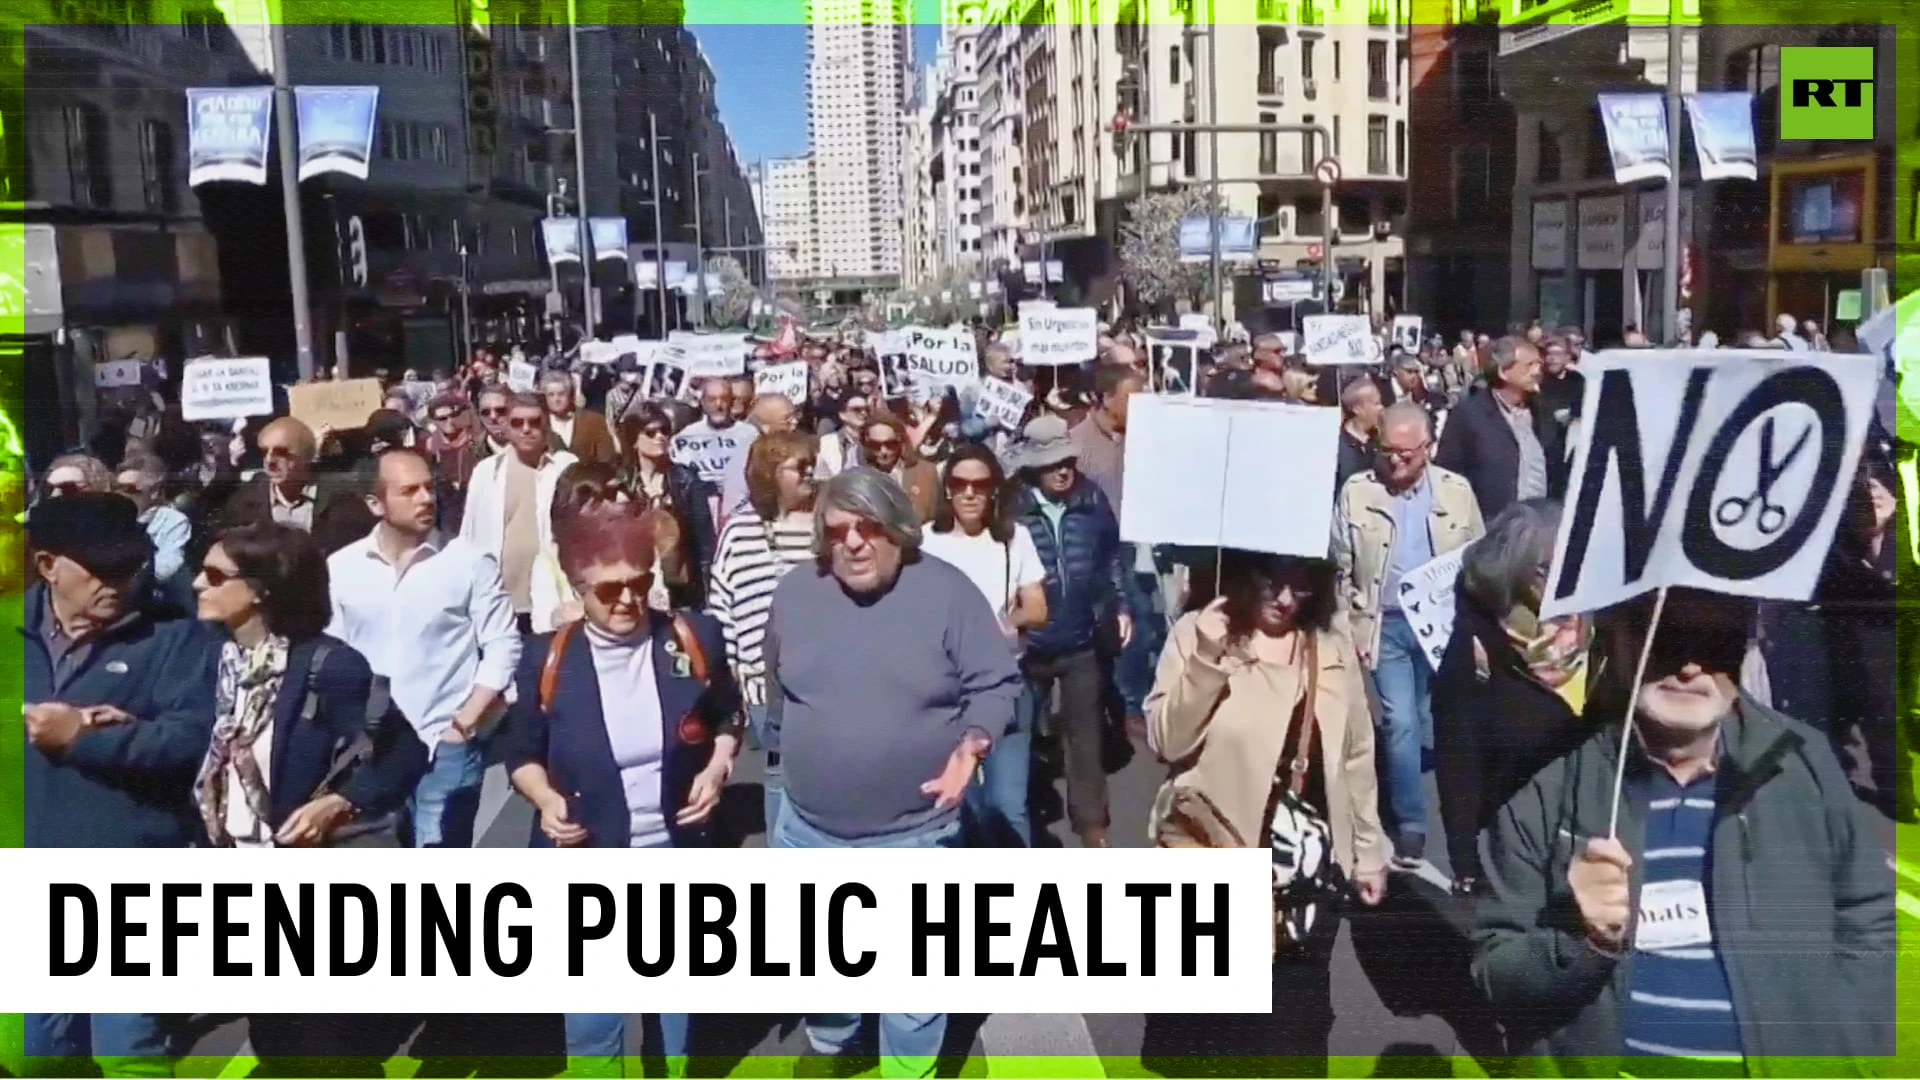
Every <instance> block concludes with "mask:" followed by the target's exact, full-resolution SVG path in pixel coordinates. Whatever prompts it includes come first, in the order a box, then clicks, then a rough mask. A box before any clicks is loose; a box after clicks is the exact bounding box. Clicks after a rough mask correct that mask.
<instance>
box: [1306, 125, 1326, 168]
mask: <svg viewBox="0 0 1920 1080" xmlns="http://www.w3.org/2000/svg"><path fill="white" fill-rule="evenodd" d="M1300 123H1301V124H1303V125H1305V126H1307V127H1312V126H1313V114H1312V113H1308V114H1306V115H1305V116H1302V117H1301V118H1300ZM1314 137H1315V136H1314V133H1313V132H1311V131H1303V132H1301V133H1300V164H1302V165H1304V166H1306V167H1307V168H1309V169H1311V168H1313V167H1314V166H1315V165H1317V164H1319V158H1317V157H1315V156H1314V155H1315V154H1316V153H1319V154H1325V153H1326V152H1327V148H1326V147H1324V146H1321V147H1316V146H1314V145H1313V143H1314Z"/></svg>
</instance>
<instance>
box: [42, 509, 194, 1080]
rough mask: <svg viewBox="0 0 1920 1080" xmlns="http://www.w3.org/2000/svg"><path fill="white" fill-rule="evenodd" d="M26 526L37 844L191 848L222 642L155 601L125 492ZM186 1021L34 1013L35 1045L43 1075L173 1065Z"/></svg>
mask: <svg viewBox="0 0 1920 1080" xmlns="http://www.w3.org/2000/svg"><path fill="white" fill-rule="evenodd" d="M27 534H28V538H27V539H28V546H29V547H30V549H31V550H32V552H33V562H32V571H33V576H34V578H35V581H34V583H33V585H32V586H31V587H30V588H29V589H28V590H27V593H26V597H25V600H24V604H25V610H24V612H23V614H24V617H25V624H24V626H23V630H24V631H25V632H24V634H23V635H22V637H21V639H20V640H21V641H22V652H21V653H20V654H19V655H20V656H21V658H22V662H23V666H24V669H25V670H24V675H25V682H24V691H25V693H24V703H25V706H26V709H25V717H24V721H25V727H26V738H25V741H24V752H25V760H24V762H23V763H22V771H23V774H24V776H23V779H24V788H23V792H22V799H21V810H22V812H23V817H24V826H25V843H26V846H28V847H61V848H124V847H146V848H168V847H172V848H184V847H187V846H189V845H190V844H191V843H192V842H193V838H194V836H195V835H196V833H197V831H198V829H197V823H198V822H197V815H196V813H195V811H194V808H193V803H192V788H193V779H194V775H195V773H196V771H197V770H198V769H199V766H200V761H201V759H202V758H203V757H204V756H205V754H206V751H207V741H208V740H209V739H210V738H211V737H212V731H213V714H214V700H213V698H214V688H213V682H214V680H213V671H214V661H215V657H216V654H217V648H216V647H215V646H214V645H213V643H212V639H211V638H210V637H209V636H208V635H207V634H205V633H204V632H203V631H202V630H201V628H200V624H199V623H198V622H197V621H195V620H193V619H183V618H169V617H166V616H164V615H162V614H161V613H160V612H159V611H158V610H157V609H155V608H154V607H152V606H151V605H149V604H146V603H144V600H145V598H146V597H147V595H148V590H147V587H146V574H145V572H146V568H147V565H148V560H149V559H150V557H151V555H152V550H153V548H152V543H151V542H150V541H149V540H148V539H147V533H146V530H145V529H143V528H142V527H141V525H140V521H139V516H138V514H137V512H136V511H135V509H134V506H133V504H132V503H130V502H128V501H127V500H126V499H123V498H121V497H119V496H117V495H112V494H107V493H100V492H82V493H79V494H74V495H68V496H64V497H62V498H58V499H49V500H47V501H45V502H43V503H41V504H40V505H39V506H36V507H34V509H33V512H32V514H31V515H30V517H29V519H28V523H27ZM14 737H15V738H16V739H17V738H19V736H14ZM19 745H20V744H18V743H16V746H19ZM16 752H18V750H16ZM180 1019H183V1018H180V1017H171V1016H161V1015H155V1014H148V1013H118V1014H95V1015H91V1016H90V1015H87V1014H84V1013H80V1014H75V1013H55V1014H29V1015H28V1016H27V1017H26V1018H25V1045H24V1047H23V1049H24V1050H25V1052H26V1055H27V1056H28V1058H29V1059H30V1061H32V1067H33V1071H36V1072H42V1071H44V1072H46V1073H48V1074H53V1075H82V1074H83V1073H84V1072H85V1070H87V1069H88V1066H89V1063H88V1062H87V1059H88V1058H90V1057H94V1058H98V1059H100V1065H101V1066H102V1070H103V1072H104V1074H105V1075H107V1076H140V1075H151V1076H171V1075H172V1074H173V1069H172V1062H171V1060H169V1059H170V1057H171V1055H172V1054H173V1053H175V1052H177V1051H178V1050H179V1049H180V1047H179V1046H178V1038H179V1024H178V1023H177V1021H178V1020H180ZM32 1059H39V1060H32ZM74 1068H77V1069H79V1070H81V1071H80V1072H71V1071H68V1070H70V1069H74ZM56 1070H57V1071H56Z"/></svg>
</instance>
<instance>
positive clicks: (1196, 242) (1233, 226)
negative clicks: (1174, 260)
mask: <svg viewBox="0 0 1920 1080" xmlns="http://www.w3.org/2000/svg"><path fill="white" fill-rule="evenodd" d="M1208 220H1209V219H1208V216H1207V215H1206V214H1189V215H1187V216H1186V217H1183V218H1181V219H1180V261H1181V262H1183V263H1195V262H1209V261H1211V260H1212V258H1213V252H1212V249H1211V244H1212V241H1211V238H1210V237H1208V235H1207V222H1208ZM1219 221H1220V258H1221V259H1223V260H1225V261H1228V262H1252V261H1253V259H1254V250H1253V249H1254V244H1255V238H1254V228H1253V219H1252V218H1251V217H1248V216H1247V215H1245V214H1221V215H1219Z"/></svg>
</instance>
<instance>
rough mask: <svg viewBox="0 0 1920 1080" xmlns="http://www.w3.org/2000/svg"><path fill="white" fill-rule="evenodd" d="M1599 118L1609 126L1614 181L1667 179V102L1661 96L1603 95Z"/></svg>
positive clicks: (1629, 182) (1620, 182)
mask: <svg viewBox="0 0 1920 1080" xmlns="http://www.w3.org/2000/svg"><path fill="white" fill-rule="evenodd" d="M1600 118H1601V119H1602V120H1604V121H1605V122H1606V125H1607V148H1608V149H1609V150H1611V151H1612V152H1613V182H1614V183H1616V184H1632V183H1636V182H1638V181H1641V180H1665V179H1666V178H1667V177H1668V176H1669V175H1671V173H1672V170H1671V169H1669V168H1668V164H1667V103H1666V102H1665V101H1663V100H1662V99H1661V97H1660V95H1659V94H1601V95H1600Z"/></svg>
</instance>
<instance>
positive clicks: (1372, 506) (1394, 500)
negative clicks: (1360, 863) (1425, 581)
mask: <svg viewBox="0 0 1920 1080" xmlns="http://www.w3.org/2000/svg"><path fill="white" fill-rule="evenodd" d="M1432 442H1433V429H1432V427H1431V421H1430V420H1429V419H1428V416H1427V411H1426V410H1425V409H1423V408H1421V407H1420V406H1419V405H1417V404H1415V403H1413V402H1410V401H1403V402H1401V403H1399V404H1397V405H1395V406H1393V407H1392V408H1390V409H1388V410H1387V411H1386V412H1385V413H1384V414H1382V416H1381V418H1380V453H1379V457H1378V459H1377V460H1376V462H1375V464H1374V466H1373V468H1371V469H1369V470H1367V471H1366V472H1362V473H1357V474H1355V475H1354V476H1353V477H1351V478H1349V479H1348V480H1347V482H1346V484H1345V485H1344V486H1342V487H1341V489H1340V494H1339V498H1338V499H1337V500H1336V502H1335V505H1334V514H1333V560H1334V565H1335V566H1336V568H1337V570H1338V582H1339V585H1338V588H1339V590H1340V606H1339V611H1340V612H1342V613H1343V615H1344V617H1345V618H1346V620H1347V622H1348V625H1349V628H1350V629H1351V631H1352V634H1353V641H1354V645H1355V647H1356V649H1357V650H1358V651H1359V654H1360V662H1361V664H1362V665H1363V666H1364V667H1365V668H1366V669H1367V671H1368V674H1369V677H1370V678H1371V679H1372V682H1373V688H1374V692H1375V695H1376V696H1377V697H1378V698H1379V700H1380V722H1379V727H1380V728H1381V731H1380V734H1379V737H1378V739H1377V740H1376V745H1378V746H1379V747H1381V748H1382V750H1381V756H1382V758H1383V759H1384V761H1385V763H1386V767H1385V769H1384V775H1385V776H1386V784H1385V786H1384V788H1383V795H1384V801H1385V802H1386V804H1387V805H1386V807H1385V808H1384V810H1385V812H1384V813H1383V814H1382V817H1383V818H1384V819H1385V821H1386V823H1387V825H1388V828H1389V831H1390V833H1391V835H1392V836H1393V843H1394V865H1395V866H1396V867H1398V868H1400V869H1403V870H1406V869H1414V868H1417V867H1418V866H1419V864H1420V860H1422V859H1423V858H1425V857H1426V842H1427V831H1428V830H1427V806H1426V789H1425V787H1424V786H1423V784H1422V780H1421V774H1422V772H1423V771H1424V770H1423V767H1422V765H1423V763H1422V761H1421V751H1422V747H1423V746H1424V745H1428V744H1431V742H1432V740H1433V711H1432V708H1431V702H1430V700H1429V697H1428V691H1427V685H1428V682H1429V680H1430V679H1431V678H1432V675H1433V672H1432V670H1431V669H1430V668H1429V666H1428V664H1427V658H1426V655H1425V653H1424V652H1423V651H1422V649H1421V646H1420V641H1419V639H1418V637H1417V636H1416V635H1415V634H1414V632H1413V628H1412V626H1411V625H1410V624H1409V623H1408V622H1407V617H1406V614H1405V613H1404V612H1403V611H1402V610H1401V608H1400V599H1399V595H1400V579H1401V578H1403V577H1405V576H1406V575H1407V574H1409V573H1411V572H1412V571H1414V570H1416V569H1418V568H1420V567H1421V566H1424V565H1426V564H1427V563H1429V562H1432V561H1433V560H1434V559H1436V558H1438V557H1439V556H1441V555H1445V554H1446V553H1448V552H1449V551H1452V550H1454V549H1455V548H1458V547H1461V546H1463V545H1465V544H1468V543H1471V542H1472V541H1474V540H1477V539H1479V538H1480V536H1481V534H1483V533H1484V532H1486V526H1485V525H1484V524H1483V523H1482V521H1481V518H1480V506H1479V504H1478V502H1476V501H1475V499H1474V496H1473V488H1472V487H1470V486H1469V485H1468V484H1467V481H1466V480H1465V479H1464V478H1462V477H1461V476H1459V475H1457V474H1455V473H1451V472H1448V471H1447V470H1445V469H1442V468H1440V467H1439V466H1437V465H1431V464H1429V463H1428V453H1429V451H1430V449H1431V446H1432Z"/></svg>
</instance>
